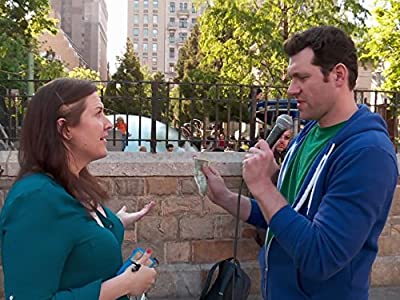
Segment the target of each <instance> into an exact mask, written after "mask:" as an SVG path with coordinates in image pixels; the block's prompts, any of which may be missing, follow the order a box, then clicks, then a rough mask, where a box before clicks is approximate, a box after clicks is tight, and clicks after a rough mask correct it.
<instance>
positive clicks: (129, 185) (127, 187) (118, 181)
mask: <svg viewBox="0 0 400 300" xmlns="http://www.w3.org/2000/svg"><path fill="white" fill-rule="evenodd" d="M114 185H115V186H114V191H115V193H116V194H117V195H119V196H143V195H144V179H142V178H131V177H127V178H115V179H114Z"/></svg>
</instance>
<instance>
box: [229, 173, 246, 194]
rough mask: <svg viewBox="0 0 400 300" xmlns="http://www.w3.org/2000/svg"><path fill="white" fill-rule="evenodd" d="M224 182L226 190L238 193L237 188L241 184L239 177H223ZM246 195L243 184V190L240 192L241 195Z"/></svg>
mask: <svg viewBox="0 0 400 300" xmlns="http://www.w3.org/2000/svg"><path fill="white" fill-rule="evenodd" d="M224 181H225V184H226V186H227V187H228V189H230V190H231V191H232V192H235V193H238V192H239V187H240V183H241V182H242V178H241V177H224ZM246 194H247V186H246V184H245V183H244V184H243V190H242V195H246Z"/></svg>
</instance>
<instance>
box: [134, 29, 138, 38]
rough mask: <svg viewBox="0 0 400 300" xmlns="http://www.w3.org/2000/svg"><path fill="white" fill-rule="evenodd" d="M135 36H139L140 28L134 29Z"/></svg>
mask: <svg viewBox="0 0 400 300" xmlns="http://www.w3.org/2000/svg"><path fill="white" fill-rule="evenodd" d="M133 36H139V28H133Z"/></svg>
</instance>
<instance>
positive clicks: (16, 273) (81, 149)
mask: <svg viewBox="0 0 400 300" xmlns="http://www.w3.org/2000/svg"><path fill="white" fill-rule="evenodd" d="M111 128H112V124H111V123H110V121H108V119H107V118H106V117H105V115H104V106H103V103H102V102H101V100H100V98H99V97H98V95H97V93H96V87H95V86H94V85H93V84H92V83H90V82H88V81H82V80H76V79H58V80H54V81H52V82H50V83H48V84H47V85H45V86H43V87H42V88H41V89H39V90H38V92H37V94H36V95H35V96H34V97H33V98H32V100H31V101H30V103H29V108H28V111H27V114H26V117H25V120H24V126H23V130H22V137H21V146H20V151H19V162H20V167H21V168H20V171H19V174H18V177H17V180H16V182H15V183H14V185H13V186H12V188H11V190H10V192H9V193H8V196H7V199H6V201H5V204H4V207H3V209H2V212H1V215H0V228H1V247H2V259H3V271H4V285H5V294H6V299H17V300H18V299H31V300H34V299H77V300H78V299H82V300H83V299H85V300H91V299H93V300H94V299H101V300H108V299H127V297H126V295H140V294H142V293H143V292H145V291H146V290H147V289H148V288H149V287H150V286H151V285H152V284H153V283H154V281H155V276H156V272H155V270H154V269H152V268H148V267H146V266H145V265H143V264H145V263H146V261H145V260H146V258H147V259H148V256H149V253H148V255H147V256H146V258H145V259H142V260H141V261H139V263H142V265H141V267H140V268H139V270H137V271H135V272H134V269H132V268H128V269H126V270H125V272H123V273H122V274H121V275H118V276H116V275H115V274H116V273H117V272H118V270H119V268H120V267H121V265H122V262H123V261H122V255H121V243H122V240H123V233H124V227H125V226H127V225H129V224H130V223H133V222H134V221H136V220H138V219H140V218H141V217H142V216H143V215H145V214H146V213H147V212H148V211H149V210H150V209H151V207H152V206H153V205H154V203H150V204H148V205H146V206H145V208H143V209H142V210H141V211H139V212H137V213H128V212H127V211H126V208H125V207H123V208H122V209H121V210H120V211H119V212H118V213H117V215H115V214H114V213H112V212H111V211H110V210H109V209H108V208H107V207H105V206H103V205H102V200H103V199H105V198H106V192H105V191H104V189H103V188H102V187H101V186H100V184H99V182H98V181H97V179H96V178H95V177H93V176H92V175H91V174H90V173H89V172H88V170H87V165H88V164H89V163H90V162H92V161H94V160H97V159H100V158H103V157H105V156H106V155H107V151H106V142H107V141H106V136H107V132H108V130H110V129H111Z"/></svg>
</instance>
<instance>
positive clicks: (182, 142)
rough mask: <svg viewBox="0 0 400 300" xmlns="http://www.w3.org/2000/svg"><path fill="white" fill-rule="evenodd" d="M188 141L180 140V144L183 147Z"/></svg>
mask: <svg viewBox="0 0 400 300" xmlns="http://www.w3.org/2000/svg"><path fill="white" fill-rule="evenodd" d="M185 143H186V141H185V140H180V141H178V146H179V147H181V148H183V147H184V146H185Z"/></svg>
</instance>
